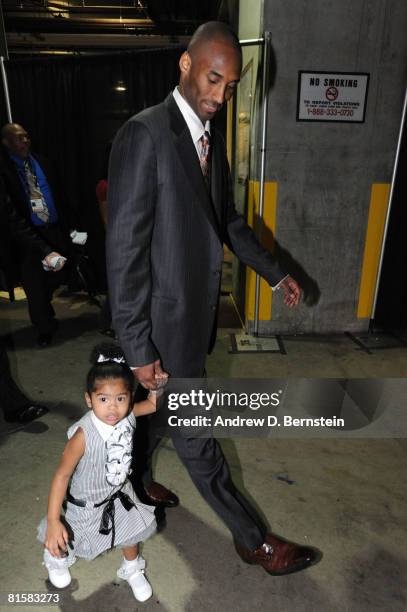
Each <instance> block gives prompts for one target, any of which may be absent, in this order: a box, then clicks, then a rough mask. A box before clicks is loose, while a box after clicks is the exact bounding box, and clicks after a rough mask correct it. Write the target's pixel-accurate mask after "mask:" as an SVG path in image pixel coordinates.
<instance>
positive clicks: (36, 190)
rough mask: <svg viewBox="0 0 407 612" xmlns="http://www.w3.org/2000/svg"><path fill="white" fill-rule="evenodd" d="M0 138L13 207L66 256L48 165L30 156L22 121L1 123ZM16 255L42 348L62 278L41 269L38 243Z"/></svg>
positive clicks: (65, 227)
mask: <svg viewBox="0 0 407 612" xmlns="http://www.w3.org/2000/svg"><path fill="white" fill-rule="evenodd" d="M1 137H2V146H1V150H0V174H1V176H2V179H3V181H4V186H5V189H6V193H7V195H8V197H9V198H10V201H11V204H12V206H13V207H14V208H15V210H16V211H17V212H18V214H19V215H20V216H21V217H23V218H24V219H25V220H26V221H27V223H28V224H29V225H30V226H31V228H32V230H33V231H34V232H35V233H36V234H37V235H38V236H39V237H40V238H41V239H42V240H43V241H45V242H46V243H47V244H48V245H50V247H52V248H51V250H56V251H59V252H61V253H62V254H63V255H65V256H67V254H68V252H69V248H70V246H69V245H70V239H69V223H68V220H67V215H66V212H65V210H64V206H63V204H62V202H63V198H62V196H61V192H60V189H59V181H58V180H57V176H56V172H55V170H54V168H53V166H52V164H50V163H49V162H48V161H47V160H46V159H44V158H43V157H41V156H39V155H37V154H35V155H32V154H31V152H30V145H31V142H30V138H29V135H28V134H27V132H26V130H25V129H24V128H23V127H22V126H21V125H18V124H16V123H9V124H7V125H5V126H4V127H3V129H2V131H1ZM18 258H19V267H20V274H21V283H22V286H23V288H24V291H25V293H26V296H27V300H28V309H29V314H30V318H31V322H32V324H33V325H34V326H35V327H36V329H37V331H38V339H37V344H38V346H40V347H45V346H47V345H48V344H49V343H50V342H51V339H52V335H53V333H54V331H55V329H56V320H55V312H54V309H53V307H52V304H51V300H52V293H53V289H54V288H55V287H56V286H58V284H60V282H61V280H62V279H61V278H59V276H60V275H59V274H56V275H53V276H52V278H50V276H49V275H47V274H46V273H45V272H44V270H43V269H42V264H41V258H40V257H39V253H38V247H37V245H35V244H33V243H29V244H27V245H26V246H25V247H24V248H21V247H20V248H19V251H18Z"/></svg>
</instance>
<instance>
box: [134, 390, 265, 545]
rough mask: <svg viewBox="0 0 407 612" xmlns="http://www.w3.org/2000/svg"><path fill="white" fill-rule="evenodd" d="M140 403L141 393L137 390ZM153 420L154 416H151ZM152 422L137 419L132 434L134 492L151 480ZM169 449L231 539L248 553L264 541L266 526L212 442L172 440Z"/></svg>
mask: <svg viewBox="0 0 407 612" xmlns="http://www.w3.org/2000/svg"><path fill="white" fill-rule="evenodd" d="M139 393H140V395H138V397H137V398H136V401H140V400H141V399H142V397H143V395H144V397H145V390H141V391H140V390H139ZM153 417H154V415H153ZM153 423H154V418H151V417H148V416H147V417H139V418H138V419H137V428H136V432H135V440H134V451H133V466H132V467H133V472H132V476H131V481H132V483H133V485H134V488H135V490H136V492H137V489H138V488H139V487H140V486H141V484H142V485H144V487H148V486H149V484H150V483H151V482H152V480H153V476H152V456H153V452H154V450H155V449H156V448H157V446H158V445H159V443H160V441H161V438H160V437H159V436H157V435H155V433H154V429H153ZM172 442H173V445H174V447H175V450H176V451H177V454H178V456H179V458H180V459H181V461H182V463H183V464H184V466H185V468H186V469H187V471H188V473H189V475H190V477H191V480H192V482H193V483H194V485H195V486H196V488H197V489H198V491H199V492H200V494H201V495H202V497H203V498H204V499H205V501H206V502H207V503H208V504H209V506H210V507H211V508H212V510H213V511H214V512H215V513H216V514H217V515H218V516H219V517H220V518H221V519H222V520H223V522H224V523H225V524H226V526H227V527H228V529H229V530H230V531H231V533H232V535H233V537H234V539H235V540H236V541H237V542H238V543H239V544H241V545H242V546H244V547H246V548H248V549H249V550H254V549H256V548H258V547H259V546H261V545H262V544H263V543H264V541H265V535H266V533H267V529H266V526H265V525H264V523H263V521H262V520H261V518H260V517H259V515H258V513H257V512H256V510H255V509H254V508H253V506H252V505H251V504H250V503H249V501H248V500H247V499H246V498H245V497H244V496H243V495H242V494H241V493H240V491H238V489H237V488H236V487H235V485H234V484H233V481H232V477H231V474H230V470H229V466H228V464H227V461H226V459H225V456H224V454H223V452H222V449H221V447H220V445H219V443H218V441H217V440H216V439H215V438H182V437H178V436H174V437H173V438H172Z"/></svg>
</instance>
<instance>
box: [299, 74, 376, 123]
mask: <svg viewBox="0 0 407 612" xmlns="http://www.w3.org/2000/svg"><path fill="white" fill-rule="evenodd" d="M368 85H369V74H368V73H367V72H352V73H349V72H322V71H315V72H309V71H305V70H300V71H299V73H298V99H297V121H353V122H354V123H363V122H364V120H365V111H366V100H367V90H368Z"/></svg>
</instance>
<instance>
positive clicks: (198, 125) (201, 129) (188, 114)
mask: <svg viewBox="0 0 407 612" xmlns="http://www.w3.org/2000/svg"><path fill="white" fill-rule="evenodd" d="M172 95H173V96H174V100H175V102H176V103H177V106H178V108H179V110H180V111H181V113H182V116H183V117H184V119H185V122H186V124H187V126H188V128H189V131H190V132H191V137H192V140H193V142H194V145H195V149H196V152H197V155H198V157H199V153H200V143H199V140H200V139H201V137H202V136H203V135H204V133H205V132H208V133H209V134H210V133H211V122H210V121H209V120H208V121H207V122H206V123H205V125H203V123H202V121H201V120H200V118H199V117H198V115H197V114H196V112H195V111H194V110H193V109H192V108H191V107H190V105H189V104H188V102H187V101H186V100H185V98H183V97H182V95H181V94H180V91H179V88H178V86H177V87H175V89H174V91H173V92H172Z"/></svg>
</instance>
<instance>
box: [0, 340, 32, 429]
mask: <svg viewBox="0 0 407 612" xmlns="http://www.w3.org/2000/svg"><path fill="white" fill-rule="evenodd" d="M29 404H30V401H29V399H28V398H27V397H26V396H25V395H24V393H23V392H22V391H21V390H20V389H19V388H18V387H17V385H16V383H15V382H14V380H13V378H12V376H11V372H10V363H9V360H8V356H7V352H6V348H5V346H4V344H3V341H2V340H1V339H0V408H1V409H2V411H3V413H4V415H5V416H7V417H13V416H14V415H16V414H18V413H19V412H21V411H22V410H23V408H25V407H26V406H28V405H29Z"/></svg>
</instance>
